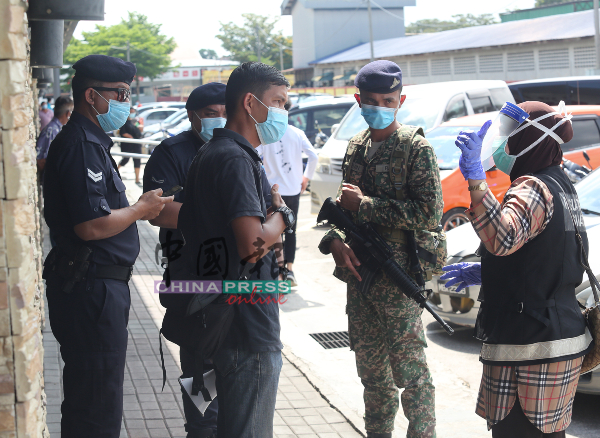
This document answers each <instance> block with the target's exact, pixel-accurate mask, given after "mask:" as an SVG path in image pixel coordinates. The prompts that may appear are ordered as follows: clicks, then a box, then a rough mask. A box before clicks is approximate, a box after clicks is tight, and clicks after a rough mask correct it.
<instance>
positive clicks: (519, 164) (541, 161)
mask: <svg viewBox="0 0 600 438" xmlns="http://www.w3.org/2000/svg"><path fill="white" fill-rule="evenodd" d="M518 106H519V107H520V108H522V109H523V110H525V111H527V113H529V120H535V119H537V118H538V117H541V116H543V115H544V114H548V113H553V112H555V110H554V109H553V108H552V107H550V106H549V105H546V104H545V103H543V102H523V103H520V104H519V105H518ZM562 119H563V115H561V114H555V115H553V116H550V117H547V118H545V119H544V120H539V121H538V123H539V124H540V125H543V126H545V127H546V128H548V129H552V127H554V125H556V124H557V123H559V122H560V121H561V120H562ZM523 123H526V122H523ZM554 132H555V133H556V134H557V135H558V136H559V137H560V138H561V139H562V140H563V142H565V143H567V142H568V141H570V140H571V139H572V138H573V126H572V125H571V123H570V122H569V121H566V122H563V123H562V124H561V125H560V126H559V127H558V128H556V129H555V130H554ZM544 134H545V132H544V131H542V130H540V129H539V128H536V127H535V126H533V125H529V126H527V128H525V129H523V130H522V131H520V132H518V133H517V134H515V135H514V136H512V137H510V138H509V139H508V153H509V154H510V155H518V154H519V153H520V152H521V151H523V150H525V149H527V148H528V147H529V146H530V145H532V144H533V143H535V142H536V141H537V140H538V139H539V138H540V137H541V136H542V135H544ZM560 146H561V145H560V144H559V143H558V142H557V141H556V140H555V139H554V138H552V137H551V136H549V135H548V136H546V137H545V138H544V139H543V140H542V141H541V142H540V143H539V144H538V145H537V146H535V147H534V148H533V149H531V150H530V151H529V152H527V153H526V154H524V155H522V156H520V157H519V158H517V159H516V161H515V164H514V166H513V168H512V170H511V172H510V181H511V182H513V181H514V180H516V179H517V178H519V177H521V176H523V175H527V174H530V173H536V172H539V171H540V170H542V169H545V168H546V167H550V166H557V165H559V164H560V163H562V159H563V153H562V149H561V147H560Z"/></svg>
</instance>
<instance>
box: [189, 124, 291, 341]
mask: <svg viewBox="0 0 600 438" xmlns="http://www.w3.org/2000/svg"><path fill="white" fill-rule="evenodd" d="M260 166H261V161H260V157H259V156H258V154H257V153H256V151H255V150H254V148H253V147H252V146H251V145H250V143H248V141H247V140H246V139H245V138H244V137H242V136H241V135H239V134H238V133H236V132H233V131H231V130H228V129H215V130H214V136H213V139H212V140H211V141H209V142H208V143H206V144H205V145H204V147H203V148H202V150H201V151H200V153H199V154H198V155H196V158H195V159H194V161H193V162H192V165H191V166H190V169H189V172H188V175H187V181H186V184H187V189H186V193H185V202H184V203H183V206H182V207H181V210H180V213H179V221H178V228H179V229H180V230H181V232H182V235H183V238H184V240H185V246H184V248H183V257H182V258H183V260H184V263H185V266H186V270H187V271H188V272H187V277H185V278H183V279H188V278H198V279H203V280H212V279H214V280H223V279H229V280H237V279H239V278H240V275H242V273H244V264H243V263H242V260H241V258H240V256H239V254H238V252H237V245H236V240H235V235H234V233H233V229H232V227H231V222H232V221H233V219H235V218H238V217H242V216H257V217H259V218H260V220H261V221H263V222H264V220H265V218H266V215H267V207H266V204H265V199H264V198H265V197H264V196H263V194H262V193H261V192H262V190H263V189H262V185H263V183H262V179H263V178H262V175H261V170H260ZM256 248H257V251H264V252H265V253H266V254H265V255H264V256H263V257H262V258H261V259H260V260H259V262H258V263H257V264H256V265H255V266H254V267H252V269H251V270H250V275H249V278H250V279H261V280H273V279H276V278H277V271H276V270H275V269H273V266H274V264H273V258H274V253H273V252H272V251H269V250H268V249H267V248H265V247H264V246H263V245H262V244H261V242H259V241H257V242H256ZM261 296H265V297H266V294H261ZM235 308H236V317H235V319H234V322H233V324H232V328H231V330H230V332H229V335H228V340H227V344H229V345H235V346H243V347H244V348H245V349H249V350H250V351H257V352H258V351H277V350H281V348H282V345H281V341H280V339H279V331H280V326H279V306H278V304H277V303H276V302H272V303H269V304H250V303H242V304H235Z"/></svg>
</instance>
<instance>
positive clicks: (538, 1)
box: [535, 0, 573, 8]
mask: <svg viewBox="0 0 600 438" xmlns="http://www.w3.org/2000/svg"><path fill="white" fill-rule="evenodd" d="M572 1H573V0H535V7H536V8H540V7H542V6H550V5H557V4H559V3H570V2H572Z"/></svg>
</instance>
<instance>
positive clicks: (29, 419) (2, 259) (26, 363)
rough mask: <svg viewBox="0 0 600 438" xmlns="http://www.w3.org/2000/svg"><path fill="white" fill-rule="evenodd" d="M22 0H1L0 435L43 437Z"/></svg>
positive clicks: (32, 123) (30, 104)
mask: <svg viewBox="0 0 600 438" xmlns="http://www.w3.org/2000/svg"><path fill="white" fill-rule="evenodd" d="M26 7H27V4H26V2H24V1H21V0H0V438H5V437H18V438H38V437H48V436H49V434H48V432H47V429H46V425H45V423H46V407H45V395H44V380H43V357H44V351H43V346H42V331H41V329H42V323H43V296H42V293H43V283H42V279H41V268H42V264H41V259H42V250H41V245H40V240H41V228H40V213H39V208H38V192H37V183H36V181H37V177H36V165H35V157H36V154H35V139H36V123H37V120H36V117H35V108H36V107H37V90H36V88H35V84H34V83H33V81H32V78H31V67H30V65H29V36H28V35H29V32H28V24H27V16H26V14H25V11H26Z"/></svg>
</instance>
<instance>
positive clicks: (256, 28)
mask: <svg viewBox="0 0 600 438" xmlns="http://www.w3.org/2000/svg"><path fill="white" fill-rule="evenodd" d="M254 31H255V32H256V57H257V58H258V62H261V53H260V51H261V50H260V49H261V47H260V34H259V33H258V26H255V27H254Z"/></svg>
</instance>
